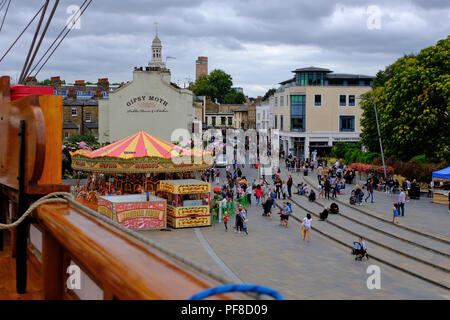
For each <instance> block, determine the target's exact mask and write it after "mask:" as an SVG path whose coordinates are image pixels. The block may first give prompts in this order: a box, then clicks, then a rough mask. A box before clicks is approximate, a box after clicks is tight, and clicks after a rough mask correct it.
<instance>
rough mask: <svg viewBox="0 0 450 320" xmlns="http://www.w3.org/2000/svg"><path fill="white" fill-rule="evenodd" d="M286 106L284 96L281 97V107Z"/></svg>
mask: <svg viewBox="0 0 450 320" xmlns="http://www.w3.org/2000/svg"><path fill="white" fill-rule="evenodd" d="M282 106H284V96H281V97H280V107H282Z"/></svg>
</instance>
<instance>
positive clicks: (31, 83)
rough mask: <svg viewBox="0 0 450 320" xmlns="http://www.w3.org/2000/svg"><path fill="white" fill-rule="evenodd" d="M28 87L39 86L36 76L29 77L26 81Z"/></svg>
mask: <svg viewBox="0 0 450 320" xmlns="http://www.w3.org/2000/svg"><path fill="white" fill-rule="evenodd" d="M24 84H25V85H26V86H37V79H36V77H35V76H30V77H27V78H26V79H25V81H24Z"/></svg>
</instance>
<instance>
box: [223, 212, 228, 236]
mask: <svg viewBox="0 0 450 320" xmlns="http://www.w3.org/2000/svg"><path fill="white" fill-rule="evenodd" d="M227 223H228V213H227V212H225V216H224V218H223V224H224V225H225V232H227V231H228V227H227Z"/></svg>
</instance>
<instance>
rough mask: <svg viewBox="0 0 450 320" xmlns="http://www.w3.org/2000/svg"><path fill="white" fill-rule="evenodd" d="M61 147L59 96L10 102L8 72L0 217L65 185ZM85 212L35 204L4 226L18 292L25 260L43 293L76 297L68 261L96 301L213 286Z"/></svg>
mask: <svg viewBox="0 0 450 320" xmlns="http://www.w3.org/2000/svg"><path fill="white" fill-rule="evenodd" d="M61 149H62V99H61V97H54V96H27V97H24V98H21V99H19V100H16V101H11V99H10V80H9V77H1V78H0V223H5V222H7V220H10V219H8V216H11V213H12V218H15V219H17V218H18V217H20V216H21V215H22V214H23V213H24V212H25V210H26V209H27V208H28V206H29V205H30V204H31V203H33V201H36V200H37V199H38V198H39V197H40V196H42V195H45V194H48V193H51V192H55V191H65V192H67V191H69V190H70V186H68V185H64V184H62V181H61V163H62V162H61ZM10 204H11V209H12V210H9V206H10ZM86 210H87V209H86ZM86 210H85V209H83V207H79V206H78V205H74V204H71V203H70V202H68V203H67V204H45V205H41V206H40V207H38V208H37V209H36V210H35V211H34V212H33V213H32V216H31V217H28V218H27V219H25V220H24V222H22V223H21V224H20V225H19V226H18V227H17V229H16V230H13V231H12V232H11V233H12V247H13V249H12V252H11V256H12V257H15V258H16V266H17V268H16V271H17V272H16V277H17V279H16V281H17V292H18V293H25V292H26V287H27V283H26V280H27V259H28V260H29V261H34V262H35V263H36V264H37V267H38V268H39V269H40V270H41V275H42V279H43V291H44V294H43V295H44V298H45V299H74V298H75V299H77V298H79V297H78V296H77V295H76V293H75V291H74V290H72V289H70V288H68V286H67V279H68V277H69V274H68V273H67V268H68V266H69V265H70V264H71V263H75V264H76V265H78V266H79V267H80V269H81V270H82V271H83V272H84V273H85V274H86V275H87V276H88V277H89V278H90V279H91V280H92V281H93V282H94V283H95V284H96V285H97V287H98V288H100V290H102V292H103V299H186V298H188V297H190V296H191V295H194V294H195V293H198V292H199V291H202V290H204V289H206V288H210V287H214V286H217V285H219V284H220V283H219V281H217V280H215V279H213V278H212V277H210V276H207V275H205V274H203V273H202V272H200V271H198V270H196V269H194V268H192V267H191V266H188V265H187V264H184V263H182V262H179V261H178V260H176V259H174V258H173V257H170V256H169V255H167V254H166V253H163V252H162V251H160V250H157V249H155V248H154V247H152V246H150V245H149V244H148V243H146V242H145V241H143V240H140V239H138V237H134V236H133V235H132V234H131V233H130V232H125V231H124V230H121V229H120V228H118V227H115V226H114V225H113V224H112V223H107V222H106V221H104V220H103V219H100V218H99V217H96V216H95V215H94V214H92V213H91V214H89V211H88V210H87V211H86ZM30 225H31V226H35V227H37V229H38V230H39V232H40V233H41V235H42V239H41V240H42V248H41V252H38V253H37V255H36V256H35V252H36V248H35V247H34V246H33V245H32V243H30V242H31V241H30V235H29V229H30ZM3 233H4V232H3V231H0V251H1V250H3V236H4V234H3ZM38 242H39V243H40V241H38ZM29 255H32V256H31V257H30V256H29ZM29 258H32V259H29ZM214 298H216V299H242V298H248V296H244V295H241V294H227V295H220V296H216V297H214Z"/></svg>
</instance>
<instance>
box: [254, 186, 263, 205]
mask: <svg viewBox="0 0 450 320" xmlns="http://www.w3.org/2000/svg"><path fill="white" fill-rule="evenodd" d="M262 192H263V191H262V188H261V185H259V184H258V185H257V186H256V188H255V199H256V204H260V203H261V196H262Z"/></svg>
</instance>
